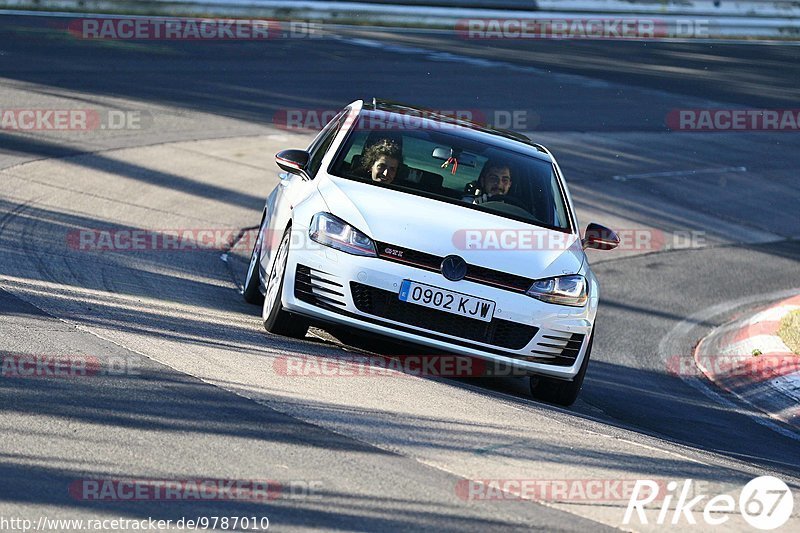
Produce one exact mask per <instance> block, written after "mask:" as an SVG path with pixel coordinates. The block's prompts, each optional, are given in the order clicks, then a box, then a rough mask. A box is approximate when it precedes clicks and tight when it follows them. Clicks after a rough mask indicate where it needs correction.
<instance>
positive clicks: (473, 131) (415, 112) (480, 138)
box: [361, 98, 553, 162]
mask: <svg viewBox="0 0 800 533" xmlns="http://www.w3.org/2000/svg"><path fill="white" fill-rule="evenodd" d="M361 113H362V114H365V113H369V114H374V115H375V116H379V115H381V116H382V115H385V114H387V113H389V114H394V115H397V116H402V115H406V116H409V115H410V116H413V117H415V120H419V121H421V128H422V129H424V128H425V124H426V123H430V124H431V125H430V129H432V130H435V129H437V128H436V127H435V126H434V124H436V123H446V124H452V125H454V126H456V127H457V129H456V128H454V130H452V131H448V133H454V134H456V135H458V136H460V137H464V138H466V139H468V140H470V141H474V142H479V143H484V144H489V145H493V146H496V147H499V148H506V149H508V150H512V151H515V152H524V153H525V154H527V155H532V156H534V157H536V158H538V159H542V160H544V161H548V162H552V160H553V158H552V155H551V154H550V152H549V151H548V150H547V149H546V148H545V147H544V146H542V145H540V144H537V143H535V142H533V141H531V140H530V139H529V138H528V137H526V136H524V135H522V134H521V133H517V132H514V131H511V130H504V129H500V128H492V127H490V126H487V125H485V124H479V123H477V122H472V121H470V120H466V119H463V118H457V117H453V116H449V115H446V114H443V113H441V112H437V111H433V110H430V109H425V108H423V107H416V106H411V105H406V104H401V103H398V102H391V101H388V100H380V99H377V98H373V99H372V102H364V105H363V107H362V110H361ZM390 120H391V119H390Z"/></svg>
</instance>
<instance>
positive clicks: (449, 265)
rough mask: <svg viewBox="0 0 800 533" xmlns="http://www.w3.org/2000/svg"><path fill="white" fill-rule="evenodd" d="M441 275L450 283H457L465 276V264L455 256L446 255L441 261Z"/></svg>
mask: <svg viewBox="0 0 800 533" xmlns="http://www.w3.org/2000/svg"><path fill="white" fill-rule="evenodd" d="M442 275H443V276H444V277H446V278H447V279H449V280H450V281H459V280H462V279H464V276H466V275H467V262H466V261H464V260H463V259H461V258H460V257H458V256H457V255H448V256H447V257H445V258H444V260H442Z"/></svg>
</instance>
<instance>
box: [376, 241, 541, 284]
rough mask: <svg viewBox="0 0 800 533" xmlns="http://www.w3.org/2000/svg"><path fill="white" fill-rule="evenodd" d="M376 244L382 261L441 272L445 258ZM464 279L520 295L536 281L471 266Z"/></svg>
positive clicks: (391, 245)
mask: <svg viewBox="0 0 800 533" xmlns="http://www.w3.org/2000/svg"><path fill="white" fill-rule="evenodd" d="M375 244H376V245H377V247H378V256H379V257H380V258H381V259H385V260H387V261H393V262H395V263H403V264H406V265H411V266H415V267H417V268H421V269H423V270H428V271H431V272H441V268H442V261H443V260H444V257H439V256H438V255H433V254H429V253H425V252H420V251H417V250H412V249H410V248H403V247H401V246H395V245H393V244H388V243H385V242H378V243H375ZM464 279H466V280H469V281H473V282H475V283H481V284H484V285H491V286H493V287H497V288H500V289H505V290H509V291H513V292H520V293H524V292H526V291H527V290H528V289H530V287H531V285H532V284H533V281H534V280H532V279H530V278H526V277H525V276H517V275H516V274H509V273H507V272H501V271H499V270H492V269H491V268H485V267H481V266H477V265H470V264H468V265H467V275H466V276H465V277H464Z"/></svg>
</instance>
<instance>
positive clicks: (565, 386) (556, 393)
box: [531, 332, 594, 407]
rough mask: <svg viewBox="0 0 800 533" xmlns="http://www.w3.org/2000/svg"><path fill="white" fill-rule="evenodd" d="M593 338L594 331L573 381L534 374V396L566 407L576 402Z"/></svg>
mask: <svg viewBox="0 0 800 533" xmlns="http://www.w3.org/2000/svg"><path fill="white" fill-rule="evenodd" d="M593 340H594V332H592V336H591V338H589V346H587V347H586V354H585V355H584V356H583V362H582V363H581V367H580V369H579V370H578V373H577V374H576V375H575V377H574V378H573V379H572V381H564V380H561V379H555V378H548V377H545V376H532V377H531V394H532V395H533V397H534V398H536V399H537V400H542V401H544V402H547V403H554V404H557V405H563V406H564V407H569V406H570V405H572V404H573V403H575V400H577V399H578V394H580V392H581V387H582V386H583V378H584V377H585V376H586V368H587V367H588V366H589V356H590V355H591V353H592V341H593Z"/></svg>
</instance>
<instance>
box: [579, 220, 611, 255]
mask: <svg viewBox="0 0 800 533" xmlns="http://www.w3.org/2000/svg"><path fill="white" fill-rule="evenodd" d="M581 244H583V248H584V249H586V248H594V249H595V250H613V249H614V248H616V247H617V246H619V236H618V235H617V234H616V233H615V232H614V231H612V230H610V229H608V228H607V227H605V226H601V225H600V224H595V223H594V222H592V223H591V224H589V225H588V226H586V233H585V234H584V236H583V240H582V241H581Z"/></svg>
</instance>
